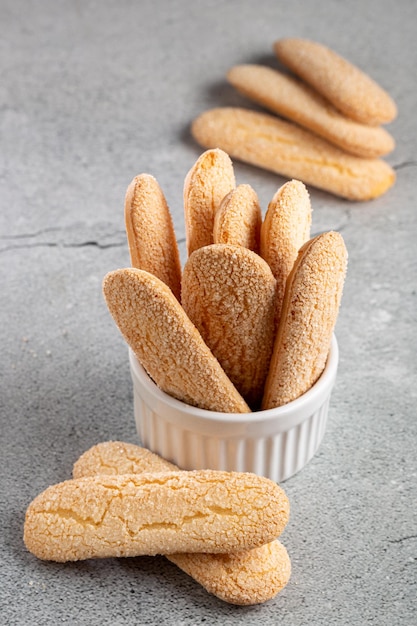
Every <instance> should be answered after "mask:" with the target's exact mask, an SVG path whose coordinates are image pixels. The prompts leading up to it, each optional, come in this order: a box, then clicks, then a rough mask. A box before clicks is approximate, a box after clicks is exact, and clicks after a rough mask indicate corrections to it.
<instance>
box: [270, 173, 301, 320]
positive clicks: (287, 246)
mask: <svg viewBox="0 0 417 626" xmlns="http://www.w3.org/2000/svg"><path fill="white" fill-rule="evenodd" d="M310 226H311V203H310V196H309V194H308V191H307V189H306V187H305V185H304V184H303V183H302V182H300V181H299V180H291V181H288V182H287V183H285V184H284V185H282V187H280V188H279V189H278V191H277V192H276V194H275V195H274V197H273V198H272V200H271V202H270V203H269V205H268V209H267V211H266V214H265V219H264V221H263V223H262V228H261V256H262V258H263V259H265V261H266V262H267V263H268V265H269V267H270V268H271V270H272V273H273V275H274V276H275V279H276V281H277V311H276V315H277V318H278V319H279V317H280V314H281V308H282V302H283V300H284V292H285V285H286V282H287V277H288V275H289V273H290V272H291V270H292V267H293V265H294V262H295V260H296V258H297V255H298V251H299V249H300V248H301V246H302V245H303V244H304V243H305V242H306V241H308V240H309V239H310Z"/></svg>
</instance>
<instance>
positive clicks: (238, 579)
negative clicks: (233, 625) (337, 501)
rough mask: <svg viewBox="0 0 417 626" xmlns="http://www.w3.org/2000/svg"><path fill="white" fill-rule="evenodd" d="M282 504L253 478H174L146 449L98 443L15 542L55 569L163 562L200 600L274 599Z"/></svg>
mask: <svg viewBox="0 0 417 626" xmlns="http://www.w3.org/2000/svg"><path fill="white" fill-rule="evenodd" d="M288 517H289V502H288V498H287V496H286V494H285V492H284V491H283V489H282V488H281V487H279V486H278V485H277V484H276V483H273V482H272V481H270V480H268V479H267V478H261V477H259V476H256V475H255V474H248V473H246V474H244V473H238V472H219V471H218V472H216V471H211V470H207V471H204V470H203V471H194V472H185V471H178V468H177V467H176V466H175V465H173V464H172V463H168V462H167V461H165V460H163V459H161V458H160V457H158V456H157V455H156V454H153V453H152V452H150V451H149V450H146V449H144V448H141V447H139V446H135V445H132V444H126V443H122V442H105V443H101V444H98V445H97V446H94V447H93V448H91V449H90V450H88V451H87V452H85V453H84V454H83V455H82V456H81V457H80V458H79V459H78V461H77V462H76V463H75V464H74V468H73V478H72V479H71V480H67V481H65V482H63V483H58V484H56V485H52V486H51V487H49V488H48V489H46V490H45V491H44V492H42V493H41V494H39V495H38V496H37V497H36V498H35V499H34V500H33V502H32V503H31V504H30V505H29V507H28V510H27V512H26V519H25V527H24V540H25V544H26V546H27V548H28V550H30V552H32V553H33V554H34V555H35V556H36V557H38V558H40V559H43V560H48V561H57V562H61V563H62V562H68V561H78V560H84V559H91V558H109V557H132V556H141V555H149V556H153V555H156V554H164V555H166V556H167V557H168V559H169V560H170V561H172V562H173V563H175V564H176V565H177V566H178V567H179V568H181V569H182V570H183V571H184V572H186V573H187V574H188V575H190V576H191V577H192V578H194V580H196V581H197V582H198V583H200V584H201V585H202V586H203V587H204V588H205V589H206V590H207V591H208V592H209V593H212V594H214V595H216V596H217V597H218V598H221V599H222V600H224V601H226V602H229V603H232V604H239V605H250V604H259V603H261V602H265V601H266V600H269V599H271V598H273V597H274V596H275V595H276V594H277V593H279V592H280V591H281V590H282V589H283V588H284V587H285V585H286V584H287V582H288V580H289V578H290V575H291V562H290V559H289V556H288V553H287V551H286V549H285V547H284V546H283V545H282V544H281V543H280V542H279V541H278V539H277V537H278V536H279V535H280V534H281V533H282V531H283V530H284V528H285V526H286V524H287V522H288Z"/></svg>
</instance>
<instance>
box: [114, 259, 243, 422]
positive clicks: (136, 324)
mask: <svg viewBox="0 0 417 626" xmlns="http://www.w3.org/2000/svg"><path fill="white" fill-rule="evenodd" d="M103 294H104V298H105V300H106V303H107V307H108V309H109V311H110V313H111V315H112V317H113V319H114V321H115V323H116V325H117V326H118V328H119V330H120V332H121V333H122V335H123V337H124V338H125V340H126V342H127V344H128V345H129V346H130V348H131V349H132V350H133V352H134V353H135V355H136V356H137V358H138V360H139V362H140V363H141V364H142V366H143V367H144V369H145V370H146V372H147V373H148V375H149V376H150V377H151V378H152V379H153V380H154V382H155V383H156V384H157V385H158V387H159V388H160V389H162V391H165V393H168V394H169V395H171V396H173V397H174V398H177V399H178V400H181V401H182V402H186V403H187V404H190V405H193V406H198V407H200V408H202V409H208V410H211V411H220V412H221V413H249V412H250V409H249V407H248V405H247V404H246V402H245V401H244V400H243V398H242V397H241V395H240V394H239V393H238V391H237V390H236V388H235V387H234V385H233V384H232V382H231V381H230V379H229V378H228V377H227V376H226V374H225V372H224V370H223V369H222V368H221V366H220V364H219V362H218V361H217V359H216V358H215V357H214V356H213V354H212V352H211V351H210V349H209V348H208V347H207V345H206V344H205V343H204V341H203V339H202V337H201V335H200V333H199V332H198V330H197V328H196V327H195V326H194V324H193V323H192V322H191V321H190V319H189V318H188V317H187V315H186V313H185V311H184V309H183V308H182V306H181V305H180V303H179V302H178V300H177V299H176V298H175V296H174V294H173V293H172V291H171V290H170V289H169V287H168V286H167V285H165V283H163V282H162V281H161V280H159V278H157V277H156V276H153V275H152V274H149V273H148V272H145V271H143V270H138V269H134V268H125V269H120V270H115V271H113V272H109V273H108V274H107V275H106V276H105V277H104V280H103Z"/></svg>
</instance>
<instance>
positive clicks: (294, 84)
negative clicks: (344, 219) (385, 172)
mask: <svg viewBox="0 0 417 626" xmlns="http://www.w3.org/2000/svg"><path fill="white" fill-rule="evenodd" d="M227 78H228V80H229V82H230V83H231V84H232V85H233V86H234V87H235V88H236V89H237V90H238V91H239V92H241V93H242V94H244V95H245V96H247V97H248V98H250V99H251V100H254V101H255V102H258V103H259V104H261V105H262V106H264V107H265V108H267V109H269V110H270V111H272V112H273V113H277V114H278V115H282V116H283V117H285V118H287V119H289V120H291V121H293V122H296V123H297V124H300V126H304V127H305V128H307V129H309V130H311V131H313V132H314V133H316V134H317V135H320V136H321V137H324V139H327V140H328V141H330V142H331V143H333V144H335V145H336V146H339V148H342V150H346V151H347V152H350V153H351V154H354V155H356V156H360V157H365V158H375V157H380V156H383V155H385V154H388V153H389V152H391V151H392V150H393V149H394V147H395V142H394V139H393V137H392V136H391V135H390V134H389V133H388V132H387V131H386V130H385V129H384V128H380V127H378V126H368V125H365V124H360V123H358V122H355V121H354V120H352V119H349V118H347V117H346V116H345V115H342V114H341V113H339V111H338V110H337V109H335V108H333V106H332V105H331V104H330V103H329V102H328V101H327V100H325V99H324V98H323V97H322V96H320V95H319V94H318V93H316V92H315V91H314V90H313V89H311V88H310V87H308V86H307V85H304V84H303V83H301V82H300V81H298V80H296V79H294V78H292V77H290V76H287V75H286V74H283V73H282V72H279V71H277V70H274V69H272V68H270V67H266V66H262V65H238V66H236V67H233V68H232V69H231V70H230V71H229V73H228V75H227Z"/></svg>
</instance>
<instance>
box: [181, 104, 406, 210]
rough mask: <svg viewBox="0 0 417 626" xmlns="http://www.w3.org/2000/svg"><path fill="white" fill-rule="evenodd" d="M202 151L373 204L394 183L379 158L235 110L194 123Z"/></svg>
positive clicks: (264, 116)
mask: <svg viewBox="0 0 417 626" xmlns="http://www.w3.org/2000/svg"><path fill="white" fill-rule="evenodd" d="M192 134H193V136H194V138H195V139H196V141H197V142H198V143H199V144H201V145H202V146H204V147H216V146H217V147H219V148H222V149H223V150H225V151H226V152H228V153H229V154H230V156H231V157H233V158H235V159H239V160H241V161H245V162H246V163H251V164H252V165H256V166H258V167H263V168H265V169H267V170H271V171H272V172H276V173H277V174H281V176H285V177H286V178H295V179H298V180H301V181H303V182H304V183H305V184H309V185H313V186H315V187H318V188H320V189H324V190H325V191H329V192H331V193H334V194H336V195H338V196H342V197H343V198H347V199H349V200H371V199H372V198H376V197H378V196H380V195H382V194H383V193H385V192H386V191H387V190H388V189H389V188H390V187H391V186H392V185H393V184H394V182H395V173H394V171H393V169H392V168H391V167H390V166H389V165H388V163H386V162H385V161H383V160H381V159H361V158H359V157H355V156H353V155H350V154H347V153H346V152H344V151H343V150H340V149H339V148H337V147H336V146H333V145H332V144H330V143H328V142H327V141H325V140H324V139H321V138H320V137H318V136H317V135H314V134H313V133H310V132H309V131H307V130H304V129H303V128H300V127H299V126H297V125H296V124H291V123H290V122H284V121H283V120H280V119H278V118H277V117H274V116H272V115H268V114H264V113H258V112H256V111H249V110H245V109H240V108H236V107H224V108H217V109H212V110H210V111H206V112H205V113H203V114H202V115H200V116H199V117H198V118H197V119H196V120H195V121H194V122H193V124H192Z"/></svg>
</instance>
